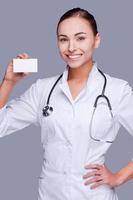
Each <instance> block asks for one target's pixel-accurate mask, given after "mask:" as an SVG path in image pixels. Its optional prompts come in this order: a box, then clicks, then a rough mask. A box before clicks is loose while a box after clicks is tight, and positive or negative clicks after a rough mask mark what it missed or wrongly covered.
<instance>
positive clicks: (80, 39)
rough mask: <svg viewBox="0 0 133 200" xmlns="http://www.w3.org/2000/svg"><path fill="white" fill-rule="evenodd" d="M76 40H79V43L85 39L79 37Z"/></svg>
mask: <svg viewBox="0 0 133 200" xmlns="http://www.w3.org/2000/svg"><path fill="white" fill-rule="evenodd" d="M77 40H79V41H82V40H85V37H83V36H80V37H78V38H77Z"/></svg>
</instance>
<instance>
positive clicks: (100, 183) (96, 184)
mask: <svg viewBox="0 0 133 200" xmlns="http://www.w3.org/2000/svg"><path fill="white" fill-rule="evenodd" d="M101 185H105V183H104V181H99V182H97V183H95V184H93V185H92V186H91V187H90V188H91V189H95V188H97V187H99V186H101Z"/></svg>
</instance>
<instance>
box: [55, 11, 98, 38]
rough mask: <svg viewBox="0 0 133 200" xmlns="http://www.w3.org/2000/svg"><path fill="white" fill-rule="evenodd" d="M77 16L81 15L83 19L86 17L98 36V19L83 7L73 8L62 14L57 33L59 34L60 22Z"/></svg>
mask: <svg viewBox="0 0 133 200" xmlns="http://www.w3.org/2000/svg"><path fill="white" fill-rule="evenodd" d="M76 16H77V17H81V18H83V19H86V20H87V21H88V22H89V24H90V26H91V28H92V31H93V33H94V35H95V36H96V34H97V33H98V30H97V24H96V20H95V18H94V16H93V15H92V14H91V13H89V12H88V11H87V10H84V9H82V8H73V9H71V10H68V11H67V12H65V13H64V14H63V15H62V16H61V18H60V20H59V22H58V24H57V30H56V33H57V34H58V29H59V25H60V23H61V22H62V21H64V20H65V19H68V18H70V17H76Z"/></svg>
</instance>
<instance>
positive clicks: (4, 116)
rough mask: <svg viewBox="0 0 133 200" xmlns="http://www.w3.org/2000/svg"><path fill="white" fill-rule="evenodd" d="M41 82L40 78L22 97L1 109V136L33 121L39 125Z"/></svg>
mask: <svg viewBox="0 0 133 200" xmlns="http://www.w3.org/2000/svg"><path fill="white" fill-rule="evenodd" d="M39 82H40V79H38V80H37V81H36V82H35V83H33V84H32V85H31V86H30V88H29V89H27V90H26V92H24V93H23V94H22V95H20V97H17V98H15V99H13V100H11V101H9V102H8V103H7V104H6V105H5V106H4V107H3V108H1V109H0V137H3V136H5V135H9V134H11V133H13V132H15V131H18V130H20V129H23V128H25V127H27V126H29V125H30V124H32V123H33V124H35V125H38V115H37V111H38V106H39V101H40V93H39Z"/></svg>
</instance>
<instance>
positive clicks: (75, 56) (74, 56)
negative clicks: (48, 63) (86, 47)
mask: <svg viewBox="0 0 133 200" xmlns="http://www.w3.org/2000/svg"><path fill="white" fill-rule="evenodd" d="M80 56H81V55H73V56H68V57H69V58H79V57H80Z"/></svg>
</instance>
